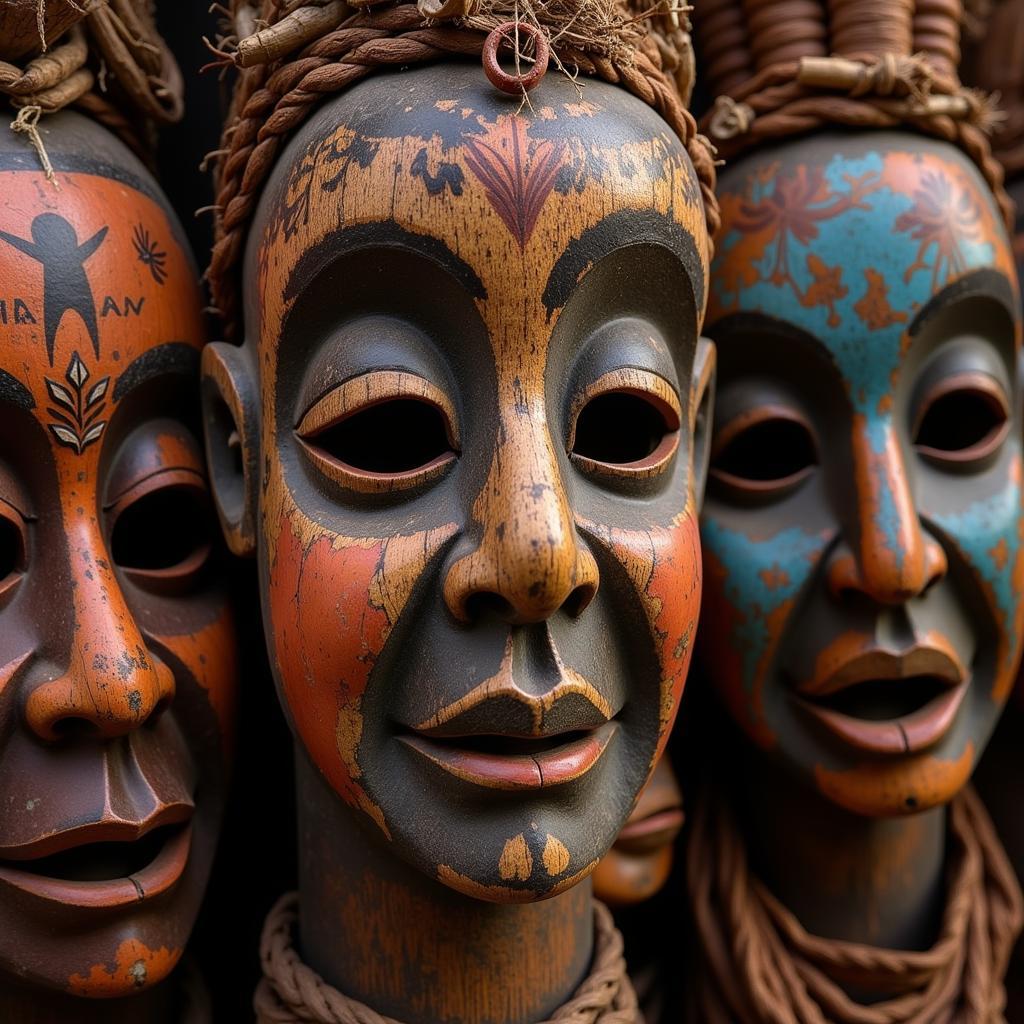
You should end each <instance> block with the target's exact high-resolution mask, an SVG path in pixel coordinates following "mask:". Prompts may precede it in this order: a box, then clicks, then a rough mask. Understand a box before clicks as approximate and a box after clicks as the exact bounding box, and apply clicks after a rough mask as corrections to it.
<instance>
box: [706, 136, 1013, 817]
mask: <svg viewBox="0 0 1024 1024" xmlns="http://www.w3.org/2000/svg"><path fill="white" fill-rule="evenodd" d="M721 192H722V211H723V227H722V233H721V237H720V240H719V247H718V255H717V256H716V260H715V266H714V268H713V272H712V281H713V294H712V297H711V302H710V307H709V323H710V324H712V325H713V326H712V327H711V328H709V330H710V333H712V334H713V336H714V337H715V340H716V342H717V343H718V344H719V351H720V358H721V376H720V391H719V402H718V405H717V409H716V422H715V440H714V442H713V456H712V467H711V474H710V482H709V489H708V502H707V506H706V508H705V514H704V518H703V520H702V538H703V542H704V553H705V566H706V570H707V574H706V590H705V620H704V623H703V626H702V636H701V644H702V652H703V654H705V655H706V658H705V659H704V660H705V661H706V664H707V667H708V674H709V676H710V677H711V679H712V680H713V681H714V684H715V688H716V691H718V692H719V693H720V694H721V696H722V697H723V698H724V700H725V702H726V704H727V706H728V708H729V710H730V713H731V714H732V717H733V718H734V719H735V720H736V721H737V722H738V723H739V724H740V726H741V727H742V728H743V729H744V730H745V731H746V732H747V734H748V735H749V736H750V737H751V738H752V739H753V740H754V742H755V743H757V744H758V745H759V746H760V747H761V748H763V749H764V750H765V751H767V752H770V754H771V755H772V756H774V757H777V758H778V759H779V760H780V761H781V762H783V763H785V764H786V765H787V766H788V767H789V768H790V770H792V771H794V773H795V774H796V775H797V776H798V777H800V778H802V779H804V781H805V782H806V783H807V784H808V785H810V786H813V787H816V788H817V789H818V791H819V792H820V793H822V794H823V795H824V796H826V797H827V798H828V799H830V800H832V801H834V802H836V803H837V804H839V805H840V806H842V807H844V808H846V809H847V810H850V811H853V812H855V813H858V814H863V815H866V816H885V815H898V814H908V813H913V812H915V811H919V810H924V809H927V808H930V807H934V806H937V805H939V804H943V803H946V802H947V801H949V800H950V799H951V798H952V797H953V796H954V795H955V794H956V793H957V792H958V791H959V790H960V788H961V787H962V786H963V785H964V784H965V782H966V781H967V779H968V778H969V776H970V774H971V771H972V770H973V768H974V764H975V763H976V760H977V758H978V757H979V756H980V754H981V751H982V749H983V748H984V746H985V744H986V742H987V741H988V737H989V735H990V733H991V731H992V728H993V726H994V724H995V722H996V720H997V718H998V715H999V712H1000V710H1001V708H1002V706H1003V704H1004V703H1005V701H1006V699H1007V696H1008V694H1009V692H1010V688H1011V685H1012V681H1013V678H1014V674H1015V671H1016V665H1017V660H1018V657H1019V652H1020V639H1021V630H1022V625H1024V519H1022V516H1021V469H1022V461H1021V460H1022V454H1021V394H1020V385H1019V382H1018V375H1017V358H1018V353H1019V347H1020V332H1021V314H1020V296H1019V292H1018V288H1017V282H1016V274H1015V269H1014V263H1013V257H1012V253H1011V248H1010V245H1009V241H1008V239H1007V236H1006V232H1005V230H1004V228H1003V225H1002V222H1001V219H1000V216H999V212H998V210H997V207H996V204H995V200H994V198H993V197H992V195H991V193H990V191H989V190H988V188H987V187H986V185H985V184H984V182H983V181H982V179H981V177H980V175H979V174H978V172H977V170H976V169H975V168H974V166H973V165H972V163H971V162H970V161H969V160H968V159H967V158H966V157H965V156H964V155H963V154H962V153H960V152H959V151H958V150H956V149H954V148H953V147H952V146H949V145H947V144H945V143H939V142H933V141H929V140H927V139H924V138H918V137H916V136H912V135H909V134H899V133H871V134H866V133H859V134H857V135H852V136H851V135H825V136H817V137H813V138H809V139H805V140H801V141H798V142H795V143H788V144H787V145H785V146H783V147H780V148H777V149H773V150H767V151H762V152H758V153H756V154H754V155H752V156H749V157H746V158H744V159H743V160H742V161H740V162H738V163H737V164H736V165H734V166H733V167H732V169H731V170H730V171H729V172H728V173H727V174H726V175H725V176H724V177H723V181H722V187H721Z"/></svg>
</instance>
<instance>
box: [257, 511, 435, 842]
mask: <svg viewBox="0 0 1024 1024" xmlns="http://www.w3.org/2000/svg"><path fill="white" fill-rule="evenodd" d="M454 531H455V526H454V524H450V525H447V526H443V527H440V528H438V529H434V530H428V531H424V532H422V533H416V534H411V535H409V536H397V537H393V538H389V539H380V538H358V539H356V538H349V537H342V536H339V535H337V534H330V533H327V532H325V531H323V530H321V529H320V528H318V527H317V526H315V525H314V524H313V523H311V522H310V521H309V520H308V519H306V518H305V517H304V516H303V515H302V514H301V513H300V512H293V513H292V514H291V516H290V517H289V519H288V521H287V522H286V523H285V524H284V526H283V529H282V530H281V534H280V537H279V539H278V544H277V549H276V553H275V556H274V560H273V562H272V564H271V566H270V572H269V589H270V615H271V620H272V628H271V633H272V636H273V641H274V654H275V657H276V661H277V672H278V678H279V679H280V682H281V687H282V690H283V694H284V699H285V700H286V702H287V704H288V711H289V713H290V715H291V718H292V722H293V724H294V727H295V730H296V732H297V733H298V735H299V736H300V737H301V739H302V741H303V743H304V744H305V745H306V748H307V750H308V751H309V753H310V756H311V757H312V758H313V760H314V762H315V763H316V764H317V766H318V767H319V768H320V770H321V771H322V772H324V774H325V775H326V777H327V779H328V781H329V782H330V783H331V785H332V786H333V787H334V788H335V790H336V791H337V792H338V793H339V794H340V795H341V796H342V798H343V799H344V800H346V801H347V802H348V803H350V804H351V805H353V806H355V807H360V808H362V809H363V810H364V811H366V813H367V814H369V815H370V817H371V818H373V820H374V821H376V822H377V824H378V825H379V826H380V828H381V829H382V831H384V832H385V834H387V832H388V830H387V826H386V825H385V823H384V819H383V815H382V813H381V811H380V809H379V808H378V807H377V806H376V805H375V804H374V803H373V802H372V801H371V800H370V798H369V797H368V796H367V794H366V792H365V790H364V789H363V786H362V785H361V783H360V782H359V781H358V780H359V779H360V778H361V777H362V774H363V772H362V768H361V767H360V764H359V743H360V739H361V737H362V729H363V717H362V698H363V694H364V692H365V690H366V686H367V683H368V681H369V678H370V674H371V672H372V670H373V667H374V665H375V663H376V661H377V658H378V657H379V655H380V653H381V651H382V650H383V648H384V644H385V642H386V641H387V639H388V636H389V635H390V633H391V630H392V629H393V627H394V625H395V623H396V622H397V620H398V617H399V616H400V614H401V613H402V610H403V609H404V607H405V605H406V603H407V602H408V600H409V595H410V594H411V593H412V590H413V587H414V585H415V584H416V581H417V580H418V579H419V577H420V576H421V575H422V573H423V571H424V569H425V567H426V565H427V563H428V562H429V560H430V559H431V558H433V557H434V555H435V554H436V553H437V551H438V549H439V548H440V546H441V545H442V544H443V543H444V541H445V540H447V539H448V538H449V537H450V536H451V535H452V534H453V533H454Z"/></svg>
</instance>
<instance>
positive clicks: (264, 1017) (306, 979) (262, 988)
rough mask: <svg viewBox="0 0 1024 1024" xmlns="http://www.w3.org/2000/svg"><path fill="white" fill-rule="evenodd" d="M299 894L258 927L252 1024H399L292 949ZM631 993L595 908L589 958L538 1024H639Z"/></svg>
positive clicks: (616, 943)
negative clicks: (568, 993)
mask: <svg viewBox="0 0 1024 1024" xmlns="http://www.w3.org/2000/svg"><path fill="white" fill-rule="evenodd" d="M298 903H299V899H298V893H294V892H291V893H286V894H285V895H284V896H282V897H281V899H279V900H278V901H277V903H276V904H275V905H274V906H273V908H272V909H271V911H270V913H269V914H268V915H267V920H266V922H265V923H264V925H263V935H262V936H261V939H260V961H261V963H262V965H263V980H262V981H261V982H260V984H259V987H258V988H257V989H256V995H255V997H254V999H253V1008H254V1009H255V1010H256V1021H257V1024H401V1022H400V1021H396V1020H395V1019H394V1018H393V1017H385V1016H383V1015H382V1014H379V1013H377V1011H376V1010H374V1009H372V1008H371V1007H369V1006H367V1005H366V1004H365V1003H361V1002H359V1001H358V1000H356V999H351V998H349V997H348V996H346V995H344V993H342V992H339V991H338V990H337V989H336V988H333V987H332V986H330V985H328V984H327V982H325V981H324V980H323V978H321V977H320V975H319V974H317V973H316V971H314V970H313V969H312V968H311V967H307V966H306V964H304V963H303V962H302V959H301V958H300V956H299V954H298V952H297V951H296V949H295V945H294V933H295V926H296V923H297V921H298ZM639 1020H640V1011H639V1008H638V1005H637V998H636V992H635V991H634V990H633V986H632V984H631V983H630V980H629V975H628V974H627V973H626V961H625V958H624V957H623V952H622V936H621V935H620V934H619V931H618V929H617V928H616V927H615V924H614V922H613V921H612V915H611V912H610V911H609V910H608V908H607V907H605V906H604V904H602V903H595V904H594V960H593V964H592V966H591V969H590V973H589V974H588V975H587V977H586V978H584V979H583V981H582V982H581V984H580V986H579V988H577V990H576V992H575V994H574V995H573V997H572V998H571V999H570V1000H569V1001H568V1002H567V1003H565V1004H564V1005H562V1006H561V1007H559V1008H558V1009H557V1010H556V1011H555V1013H554V1015H553V1016H552V1017H551V1018H549V1019H548V1020H546V1021H542V1022H541V1024H638V1022H639Z"/></svg>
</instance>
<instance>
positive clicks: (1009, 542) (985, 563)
mask: <svg viewBox="0 0 1024 1024" xmlns="http://www.w3.org/2000/svg"><path fill="white" fill-rule="evenodd" d="M1020 514H1021V488H1020V485H1019V484H1017V482H1016V481H1014V480H1012V479H1008V480H1007V481H1006V487H1005V488H1004V489H1003V490H1002V491H999V492H998V493H996V494H993V495H992V496H991V497H988V498H983V499H980V500H978V501H976V502H974V503H973V504H971V505H969V506H968V507H967V508H966V509H964V511H962V512H959V513H953V512H949V513H943V514H935V515H933V516H932V517H931V518H932V519H933V520H934V522H935V525H936V526H938V527H939V528H940V529H941V530H943V531H944V532H945V533H947V534H948V535H949V536H950V537H952V538H954V539H955V541H956V544H957V546H958V547H959V548H960V550H961V551H962V552H963V553H964V556H965V558H966V559H967V562H968V564H969V565H970V566H971V568H972V569H973V570H974V572H975V573H976V574H977V575H978V578H979V579H980V580H981V581H982V583H984V584H985V585H986V589H987V590H989V592H990V593H991V594H992V598H993V600H994V601H995V605H996V607H995V611H996V613H997V615H998V616H999V619H1000V624H1001V625H1002V627H1003V628H1004V629H1010V628H1012V626H1013V621H1014V615H1015V612H1016V609H1017V605H1018V604H1019V603H1020V597H1021V595H1020V594H1019V593H1017V591H1016V590H1015V589H1014V585H1013V566H1014V563H1015V561H1016V559H1017V553H1018V551H1019V550H1020V538H1019V536H1018V531H1017V522H1018V519H1019V518H1020ZM1002 540H1005V541H1006V554H1007V558H1006V562H1005V564H1004V566H1003V568H1002V569H1000V568H999V565H998V564H997V561H996V556H995V552H996V550H997V549H998V546H999V543H1000V541H1002Z"/></svg>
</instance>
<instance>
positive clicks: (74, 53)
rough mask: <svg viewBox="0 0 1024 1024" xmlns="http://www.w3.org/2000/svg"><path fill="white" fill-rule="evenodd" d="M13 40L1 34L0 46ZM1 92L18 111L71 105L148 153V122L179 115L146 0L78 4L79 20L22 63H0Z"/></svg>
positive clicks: (170, 71)
mask: <svg viewBox="0 0 1024 1024" xmlns="http://www.w3.org/2000/svg"><path fill="white" fill-rule="evenodd" d="M14 42H15V41H13V40H0V49H4V50H9V49H10V46H7V45H5V44H8V43H12V44H13V43H14ZM0 94H3V95H6V96H7V97H8V98H9V99H10V102H11V104H12V106H14V107H15V108H16V109H17V108H26V107H28V108H33V109H36V108H38V109H39V110H40V111H41V112H42V113H44V114H47V113H53V112H55V111H58V110H63V109H64V108H65V107H69V106H76V107H78V108H79V109H82V110H84V111H85V112H86V113H88V114H90V115H91V116H93V117H95V118H97V119H98V120H99V121H100V122H101V123H103V124H104V125H105V126H106V127H108V128H111V129H112V130H114V131H115V132H117V134H119V135H120V136H121V138H122V139H123V140H124V141H125V142H126V143H127V144H128V145H129V146H131V148H132V149H134V150H135V151H136V152H138V153H139V154H140V155H142V156H144V157H147V158H148V157H149V156H150V155H151V154H150V149H151V143H152V137H151V136H152V124H151V123H150V122H162V123H166V122H173V121H178V120H180V118H181V116H182V112H183V86H182V81H181V74H180V72H179V70H178V66H177V64H176V63H175V61H174V58H173V57H172V56H171V53H170V51H169V50H168V49H167V46H166V45H165V43H164V42H163V40H162V39H161V38H160V36H159V35H158V34H157V32H156V27H155V25H154V23H153V20H152V14H151V12H150V9H149V6H148V4H147V3H146V2H145V0H106V2H105V3H103V4H90V5H88V6H87V7H82V8H80V21H79V23H78V24H76V25H74V26H72V27H71V28H70V30H69V31H68V32H67V33H66V34H65V36H64V37H63V38H62V39H61V40H60V41H59V42H58V43H57V45H55V46H51V47H50V48H48V49H47V50H46V52H45V53H43V54H41V55H40V56H37V57H35V58H34V59H32V60H30V61H29V62H28V63H27V64H26V65H25V66H24V67H19V66H18V65H16V64H13V63H11V62H9V61H0Z"/></svg>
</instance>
